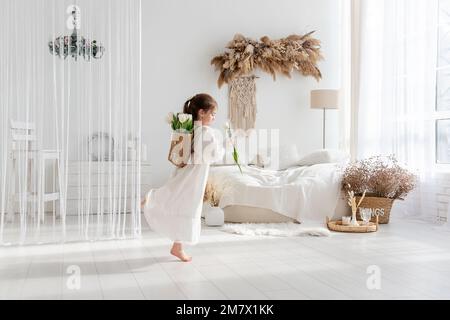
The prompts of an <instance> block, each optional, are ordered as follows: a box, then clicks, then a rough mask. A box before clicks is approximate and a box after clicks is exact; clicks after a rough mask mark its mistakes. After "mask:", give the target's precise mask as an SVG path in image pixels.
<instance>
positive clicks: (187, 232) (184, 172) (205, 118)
mask: <svg viewBox="0 0 450 320" xmlns="http://www.w3.org/2000/svg"><path fill="white" fill-rule="evenodd" d="M217 107H218V106H217V102H216V101H215V100H214V99H213V98H212V97H211V96H209V95H207V94H197V95H195V96H194V97H192V98H191V99H189V100H188V101H186V103H185V104H184V108H183V113H187V114H191V115H192V119H193V121H194V138H193V142H194V143H193V146H194V147H193V153H192V154H191V159H190V161H189V163H188V164H187V165H186V166H185V167H183V168H176V169H175V171H174V172H173V174H172V175H171V177H170V178H169V180H168V181H167V182H166V184H165V185H164V186H163V187H161V188H159V189H152V190H150V191H149V192H148V193H147V195H146V197H145V199H144V203H143V208H144V216H145V218H146V220H147V222H148V224H149V225H150V227H151V228H152V230H154V231H156V232H158V233H160V234H163V235H165V236H167V237H168V238H170V239H171V240H173V241H174V243H173V245H172V248H171V250H170V253H171V254H172V255H174V256H175V257H177V258H179V259H180V260H182V261H185V262H188V261H191V259H192V258H191V257H190V256H188V255H187V254H186V253H185V252H184V251H183V242H187V243H190V244H196V243H197V242H198V240H199V237H200V231H201V212H202V206H203V197H204V193H205V188H206V182H207V179H208V173H209V166H210V164H211V163H212V162H215V161H217V160H219V159H220V158H221V157H222V156H223V148H221V147H220V146H219V141H218V139H217V137H216V136H215V135H214V131H213V129H212V128H211V127H209V125H211V124H212V123H213V122H214V120H215V116H216V112H217Z"/></svg>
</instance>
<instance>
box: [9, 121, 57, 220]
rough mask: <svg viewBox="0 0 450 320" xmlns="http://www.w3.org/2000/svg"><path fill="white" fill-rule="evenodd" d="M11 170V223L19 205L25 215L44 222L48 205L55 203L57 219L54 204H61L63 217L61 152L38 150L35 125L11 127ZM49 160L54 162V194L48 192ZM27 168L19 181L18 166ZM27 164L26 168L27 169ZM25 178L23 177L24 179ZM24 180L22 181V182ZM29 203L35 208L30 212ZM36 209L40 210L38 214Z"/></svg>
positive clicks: (13, 124) (21, 123)
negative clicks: (17, 189) (46, 187)
mask: <svg viewBox="0 0 450 320" xmlns="http://www.w3.org/2000/svg"><path fill="white" fill-rule="evenodd" d="M10 141H11V148H10V150H11V152H10V167H9V169H8V172H9V179H8V183H9V188H8V189H9V195H8V208H7V212H8V220H9V221H11V220H13V217H14V213H15V212H17V206H16V204H17V203H19V204H20V206H24V205H25V208H23V207H22V208H21V209H22V212H26V213H28V212H29V211H30V212H32V213H33V217H34V215H35V213H36V211H37V213H38V218H39V219H40V220H41V221H42V222H44V221H45V203H46V202H53V216H54V218H56V205H55V201H57V200H59V207H60V208H59V212H60V213H62V210H61V209H62V208H63V204H62V200H63V197H62V196H61V191H62V183H61V175H60V172H61V170H60V168H61V167H60V152H59V151H58V150H39V149H37V148H36V142H37V138H36V126H35V124H34V123H29V122H17V121H11V124H10ZM49 160H53V161H55V166H54V170H53V191H52V192H50V193H46V192H45V176H46V172H45V166H46V162H47V161H49ZM19 161H20V164H24V166H23V167H25V168H27V169H28V170H27V172H24V173H23V174H24V175H25V176H24V177H20V171H21V170H19V167H18V162H19ZM25 164H26V165H25ZM56 169H57V170H58V187H59V188H58V190H55V187H56ZM23 174H22V175H23ZM18 179H19V181H23V183H22V185H19V188H20V190H19V192H17V191H16V180H18ZM20 179H23V180H20ZM28 202H33V203H34V204H36V205H35V206H34V207H32V208H30V209H32V210H29V208H28ZM36 206H37V210H36Z"/></svg>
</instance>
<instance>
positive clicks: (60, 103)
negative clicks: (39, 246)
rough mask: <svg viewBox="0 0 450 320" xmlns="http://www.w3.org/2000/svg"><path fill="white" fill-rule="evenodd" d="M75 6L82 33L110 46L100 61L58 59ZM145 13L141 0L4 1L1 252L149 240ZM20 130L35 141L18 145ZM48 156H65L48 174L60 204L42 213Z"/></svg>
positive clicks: (49, 188) (49, 189)
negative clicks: (145, 219)
mask: <svg viewBox="0 0 450 320" xmlns="http://www.w3.org/2000/svg"><path fill="white" fill-rule="evenodd" d="M74 6H76V8H77V9H76V12H77V22H78V23H79V24H78V25H77V28H78V27H79V29H77V33H78V35H79V36H83V37H84V38H86V39H89V40H90V41H92V40H96V41H97V42H98V43H99V44H101V45H102V46H103V47H104V48H105V51H104V54H103V56H102V57H101V58H100V59H94V58H92V59H90V61H86V60H85V59H84V58H83V57H80V56H79V57H78V59H77V61H75V59H74V58H72V57H71V56H70V55H69V56H67V58H66V59H64V58H63V57H58V56H56V55H53V54H51V52H50V49H49V42H50V41H54V39H55V38H57V37H59V36H65V35H69V36H70V35H71V34H72V31H73V18H72V17H71V11H72V10H73V8H74ZM140 10H141V3H140V0H128V1H122V0H95V1H92V0H69V1H67V0H64V1H62V0H2V6H1V10H0V21H2V28H0V39H2V50H1V51H0V70H1V71H0V107H1V109H0V117H1V118H0V122H1V124H0V127H1V129H0V138H1V145H0V152H1V153H0V161H1V162H0V164H1V170H0V172H1V177H0V178H1V179H0V187H1V189H0V190H1V197H0V205H1V206H0V208H1V212H0V213H1V215H0V243H1V244H25V243H40V242H55V241H72V240H88V239H89V240H97V239H110V238H124V237H137V236H139V235H140V230H141V220H140V207H139V201H140V194H141V190H140V145H141V143H140V141H141V136H140V132H141V128H140V123H141V122H140V114H141V98H140V97H141V92H140V90H141V86H140V82H141V74H140V70H141V50H140V49H141V11H140ZM18 124H19V126H22V127H23V128H35V129H34V131H26V130H22V132H21V133H20V134H21V135H22V136H25V135H28V134H29V135H30V136H31V133H33V134H34V136H35V138H36V139H35V141H30V140H31V139H32V138H30V137H28V138H26V139H25V140H26V141H21V142H20V143H16V145H15V146H14V144H13V142H14V139H15V138H14V136H13V133H14V130H13V129H14V127H15V126H17V125H18ZM43 150H54V151H53V154H55V151H56V154H57V155H58V157H59V161H55V160H50V161H46V163H45V166H44V168H45V177H46V179H45V190H44V192H45V193H53V192H54V190H56V193H57V194H58V195H59V200H57V201H54V202H52V201H48V202H45V206H44V207H43V210H42V211H41V213H40V210H39V208H40V206H42V204H43V203H44V202H43V201H42V200H43V196H42V194H43V192H40V191H42V190H40V189H39V187H40V183H39V181H40V180H39V177H40V176H41V175H42V172H43V171H42V170H41V168H42V166H41V165H40V162H39V159H41V158H42V157H41V155H42V151H43ZM36 155H37V156H36ZM13 159H15V163H16V170H13V168H14V166H13V163H14V162H13ZM58 172H59V174H58ZM13 173H14V174H13ZM13 187H14V188H13ZM42 212H45V214H42Z"/></svg>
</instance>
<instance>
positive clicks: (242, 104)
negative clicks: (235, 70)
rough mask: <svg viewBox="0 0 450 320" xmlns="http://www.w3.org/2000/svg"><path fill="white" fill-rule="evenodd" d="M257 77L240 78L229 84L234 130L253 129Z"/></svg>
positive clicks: (230, 110) (230, 112) (229, 102)
mask: <svg viewBox="0 0 450 320" xmlns="http://www.w3.org/2000/svg"><path fill="white" fill-rule="evenodd" d="M255 78H256V76H253V75H251V76H245V77H238V78H235V79H233V80H232V81H230V83H229V101H228V108H229V109H228V113H229V118H230V121H231V125H232V127H233V129H243V130H248V129H253V128H255V121H256V80H255Z"/></svg>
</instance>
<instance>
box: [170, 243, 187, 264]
mask: <svg viewBox="0 0 450 320" xmlns="http://www.w3.org/2000/svg"><path fill="white" fill-rule="evenodd" d="M170 254H172V255H173V256H175V257H177V258H178V259H180V260H181V261H183V262H189V261H191V260H192V257H191V256H188V255H187V254H186V253H184V251H183V247H182V246H181V243H177V242H175V243H174V244H173V246H172V249H171V250H170Z"/></svg>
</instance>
